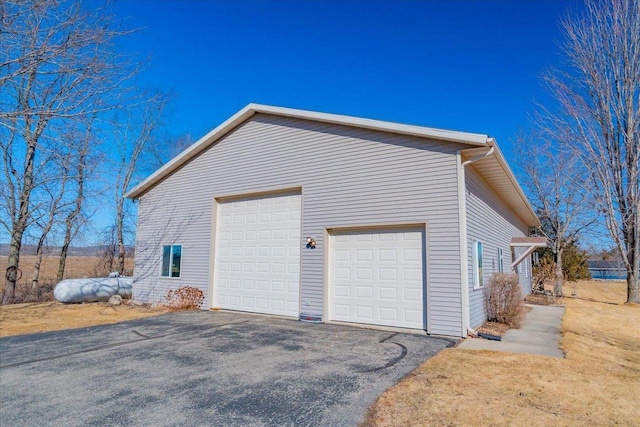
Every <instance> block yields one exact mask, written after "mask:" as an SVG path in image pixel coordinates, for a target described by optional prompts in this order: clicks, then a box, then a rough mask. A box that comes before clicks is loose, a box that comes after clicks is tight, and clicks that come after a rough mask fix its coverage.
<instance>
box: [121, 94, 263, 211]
mask: <svg viewBox="0 0 640 427" xmlns="http://www.w3.org/2000/svg"><path fill="white" fill-rule="evenodd" d="M251 105H252V104H249V105H247V106H246V107H244V108H243V109H242V110H240V111H238V112H237V113H236V114H234V115H233V116H231V117H229V118H228V119H227V120H225V121H224V122H222V123H221V124H220V125H218V126H217V127H216V128H215V129H213V130H212V131H211V132H209V133H208V134H206V135H205V136H203V137H202V138H200V139H199V140H197V141H196V142H195V143H193V144H192V145H191V146H190V147H188V148H187V149H186V150H184V151H183V152H182V153H180V154H178V155H177V156H176V157H174V158H173V159H171V160H170V161H169V162H167V163H166V164H165V165H164V166H162V167H161V168H160V169H158V170H157V171H155V172H154V173H153V174H151V175H150V176H149V177H148V178H147V179H145V180H144V181H142V182H141V183H140V184H138V185H136V186H135V187H134V188H132V189H131V190H129V191H128V192H127V193H126V194H125V195H124V197H125V198H128V199H137V198H138V197H139V196H141V195H142V194H143V193H145V192H146V190H148V189H149V188H150V187H152V186H153V185H154V184H155V183H157V182H158V181H160V180H162V179H163V178H165V177H166V176H168V175H170V174H171V173H172V172H173V171H174V170H176V169H178V168H179V167H180V166H182V165H183V164H185V163H187V162H188V161H189V160H191V159H192V158H194V157H195V156H197V155H198V154H200V153H201V152H202V151H204V150H205V149H207V148H209V146H210V145H211V144H212V143H214V142H215V141H217V140H218V139H220V138H221V137H222V136H224V135H226V134H227V133H228V132H229V131H230V130H232V129H233V128H235V127H236V126H238V125H239V124H240V123H242V122H244V121H245V120H247V119H248V118H249V117H251V116H253V115H254V114H255V111H254V110H252V108H251Z"/></svg>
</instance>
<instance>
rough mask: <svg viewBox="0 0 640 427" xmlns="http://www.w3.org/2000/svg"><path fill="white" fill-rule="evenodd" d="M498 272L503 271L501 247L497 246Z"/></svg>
mask: <svg viewBox="0 0 640 427" xmlns="http://www.w3.org/2000/svg"><path fill="white" fill-rule="evenodd" d="M498 273H504V259H503V252H502V248H498Z"/></svg>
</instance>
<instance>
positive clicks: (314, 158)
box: [134, 114, 462, 336]
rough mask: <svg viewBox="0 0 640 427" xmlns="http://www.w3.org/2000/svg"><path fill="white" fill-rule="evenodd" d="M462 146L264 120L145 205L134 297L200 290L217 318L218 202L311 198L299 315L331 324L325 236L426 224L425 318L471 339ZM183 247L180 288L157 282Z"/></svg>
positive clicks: (437, 329)
mask: <svg viewBox="0 0 640 427" xmlns="http://www.w3.org/2000/svg"><path fill="white" fill-rule="evenodd" d="M460 148H462V146H461V145H460V144H455V143H450V142H442V141H430V140H426V139H424V138H419V137H411V136H403V135H398V134H393V133H386V132H380V131H373V130H366V129H360V128H352V127H347V126H340V125H331V124H327V123H320V122H313V121H307V120H300V119H292V118H286V117H281V116H273V115H266V114H257V115H254V116H253V117H252V118H251V119H250V120H249V121H247V122H245V123H244V124H242V125H241V126H239V127H238V128H236V129H235V130H233V131H232V132H230V133H229V134H227V135H226V136H225V137H223V138H222V139H221V140H219V141H218V142H217V143H216V144H214V145H213V146H211V147H209V148H208V149H207V150H206V151H204V152H203V153H201V154H200V155H199V156H197V157H196V158H194V159H193V160H192V161H191V162H189V163H188V164H187V165H185V166H183V167H182V168H180V169H179V170H177V171H176V172H174V173H173V174H172V175H171V176H170V177H168V178H166V179H165V180H164V181H162V182H161V183H160V184H158V185H156V186H155V187H154V188H152V189H151V190H149V191H148V192H147V193H146V194H144V195H143V196H142V197H141V200H140V204H139V211H138V216H139V220H138V234H137V245H136V265H135V279H136V281H135V286H134V295H135V297H136V298H140V299H143V300H147V301H156V300H160V299H162V298H163V297H164V296H165V295H166V293H167V291H168V290H169V289H175V288H177V287H180V286H187V285H188V286H196V287H199V288H200V289H202V290H203V291H204V292H205V294H206V300H205V303H204V307H206V308H208V307H210V306H211V300H210V297H211V296H210V295H209V292H208V290H209V280H210V279H209V270H210V251H211V232H212V223H213V217H212V206H213V201H214V198H216V197H220V196H229V195H242V194H247V193H252V192H256V191H262V190H265V189H278V188H282V189H284V188H298V187H301V188H302V204H303V206H302V236H305V237H306V236H311V237H313V238H314V239H315V240H316V243H317V247H316V249H313V250H309V249H304V248H303V242H301V250H302V252H301V254H302V256H301V292H300V293H301V296H300V297H301V301H306V302H308V305H303V306H301V307H300V311H301V312H304V313H306V314H311V315H322V313H323V298H324V289H323V287H324V281H325V277H324V274H325V260H324V259H323V256H324V253H325V250H324V244H325V242H324V233H325V230H326V229H327V228H331V227H351V226H361V225H391V224H398V223H425V222H426V223H427V287H428V293H427V295H428V300H427V304H428V305H427V311H428V313H427V316H428V319H429V324H428V331H429V332H430V333H433V334H443V335H455V336H460V335H462V302H461V298H460V283H461V274H460V271H461V268H460V255H459V254H460V252H459V251H460V249H459V241H460V239H459V226H458V198H457V175H456V174H457V172H456V151H457V150H458V149H460ZM170 243H174V244H182V245H183V263H182V277H181V278H180V279H167V278H161V277H159V262H160V253H159V250H160V246H161V245H162V244H170Z"/></svg>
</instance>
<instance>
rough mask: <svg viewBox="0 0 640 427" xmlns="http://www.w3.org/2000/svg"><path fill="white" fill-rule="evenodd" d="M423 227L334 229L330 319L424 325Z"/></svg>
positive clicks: (332, 237)
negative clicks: (358, 229)
mask: <svg viewBox="0 0 640 427" xmlns="http://www.w3.org/2000/svg"><path fill="white" fill-rule="evenodd" d="M423 236H424V231H423V229H421V228H411V229H387V230H375V231H371V230H364V231H338V232H334V233H332V235H331V243H330V261H329V262H330V266H329V269H330V272H329V300H330V301H329V304H330V306H329V316H330V318H331V320H339V321H345V322H355V323H367V324H373V325H384V326H397V327H402V328H414V329H425V321H424V296H423V294H424V290H425V279H424V277H425V274H424V269H425V257H424V246H425V242H424V238H423Z"/></svg>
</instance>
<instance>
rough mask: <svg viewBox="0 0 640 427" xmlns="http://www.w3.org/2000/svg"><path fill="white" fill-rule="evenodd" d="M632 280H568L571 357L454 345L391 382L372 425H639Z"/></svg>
mask: <svg viewBox="0 0 640 427" xmlns="http://www.w3.org/2000/svg"><path fill="white" fill-rule="evenodd" d="M625 286H626V284H625V283H621V282H604V283H603V282H596V281H588V282H580V283H578V284H577V285H575V286H574V285H572V284H569V285H568V286H567V288H565V295H571V294H572V293H574V292H575V294H576V298H571V297H567V298H565V299H564V301H565V304H566V313H565V315H564V318H563V322H562V340H561V347H562V349H563V350H564V352H565V354H566V358H565V359H554V358H548V357H543V356H533V355H522V354H510V353H499V352H492V351H470V350H460V349H455V348H454V349H449V350H445V351H443V352H441V353H440V354H439V355H437V356H436V357H434V358H432V359H430V360H428V361H427V362H425V363H424V364H423V365H422V366H420V367H419V368H418V369H416V370H415V371H414V372H413V373H412V374H411V375H409V376H408V377H407V378H405V379H404V380H403V381H401V382H400V383H399V384H397V385H396V386H394V387H392V388H390V389H389V390H387V391H386V392H385V393H384V394H383V395H382V396H381V397H380V398H379V399H378V401H377V402H376V403H375V404H374V406H373V407H372V408H371V410H370V412H369V416H368V419H367V422H366V423H365V424H366V425H375V426H399V425H402V426H405V425H407V426H408V425H446V426H456V425H515V426H520V425H526V426H549V425H575V426H583V425H628V426H631V425H639V424H640V422H639V420H640V404H639V403H638V396H639V392H640V327H639V326H638V325H640V306H638V305H636V304H631V305H625V304H623V303H624V300H625V297H626V287H625Z"/></svg>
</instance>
